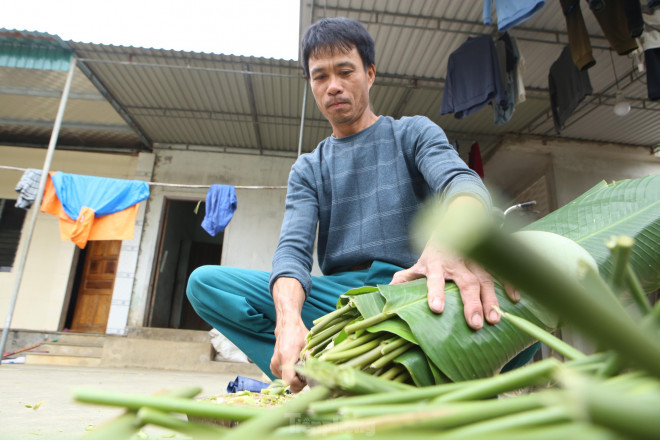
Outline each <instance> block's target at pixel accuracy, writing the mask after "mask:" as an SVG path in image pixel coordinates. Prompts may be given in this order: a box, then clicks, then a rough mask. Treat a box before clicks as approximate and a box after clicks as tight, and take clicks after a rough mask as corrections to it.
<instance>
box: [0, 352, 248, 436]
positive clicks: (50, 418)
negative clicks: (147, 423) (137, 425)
mask: <svg viewBox="0 0 660 440" xmlns="http://www.w3.org/2000/svg"><path fill="white" fill-rule="evenodd" d="M242 375H244V376H249V375H248V374H242ZM235 378H236V374H233V375H230V374H218V373H197V372H183V371H165V370H154V369H150V370H146V369H145V370H142V369H111V368H83V367H58V366H45V365H21V364H9V365H7V364H4V365H2V366H1V367H0V390H2V391H1V392H2V398H0V426H1V427H2V428H1V429H0V439H7V440H9V439H11V440H24V439H30V440H38V439H58V440H64V439H80V438H84V436H85V435H86V434H89V431H90V430H93V429H95V428H97V427H98V426H100V425H102V424H103V423H104V422H107V421H109V420H111V419H113V418H114V417H116V416H118V415H120V414H122V412H123V411H122V410H121V409H116V408H109V407H103V406H95V405H89V404H82V403H78V402H75V401H74V400H73V398H72V394H71V392H72V390H73V389H74V388H77V387H85V388H94V389H99V390H113V391H119V392H126V393H144V394H154V393H156V392H158V391H162V390H172V389H175V388H179V387H184V386H199V387H201V388H202V390H203V391H202V394H200V395H201V396H204V395H206V396H208V395H217V394H222V393H224V392H225V390H226V387H227V383H228V382H229V381H230V380H233V379H235ZM255 379H260V378H259V377H255ZM140 438H142V439H152V440H156V439H182V440H183V439H184V438H187V437H185V436H183V435H180V434H177V435H174V434H173V433H172V432H170V431H166V430H164V429H160V428H156V427H145V428H144V430H143V432H142V433H141V434H140ZM117 440H121V439H117Z"/></svg>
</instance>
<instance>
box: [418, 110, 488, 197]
mask: <svg viewBox="0 0 660 440" xmlns="http://www.w3.org/2000/svg"><path fill="white" fill-rule="evenodd" d="M411 130H412V133H410V136H411V138H412V139H413V142H414V144H413V146H414V150H413V151H414V154H415V163H416V165H417V169H418V170H419V171H420V172H421V173H422V175H423V176H424V180H426V182H427V183H428V184H429V186H430V187H431V189H432V190H433V192H434V193H435V194H437V195H438V197H439V200H440V201H441V202H442V203H449V202H450V201H451V200H452V199H454V198H455V197H457V196H459V195H469V196H472V197H475V198H477V199H478V200H480V201H481V203H483V205H484V206H485V207H486V208H487V209H489V210H490V209H491V207H492V201H491V198H490V194H489V193H488V190H487V189H486V187H485V185H484V184H483V181H482V180H481V178H480V177H479V175H477V173H475V172H474V171H472V170H471V169H470V168H468V166H467V165H466V164H465V162H464V161H463V160H462V159H461V158H460V157H459V156H458V153H457V152H456V150H454V148H453V147H452V146H451V145H450V144H449V141H448V140H447V136H446V135H445V132H444V131H443V130H442V129H441V128H440V127H438V125H436V124H435V123H434V122H433V121H431V120H430V119H428V118H426V117H419V118H416V121H415V123H414V124H413V126H412V127H411Z"/></svg>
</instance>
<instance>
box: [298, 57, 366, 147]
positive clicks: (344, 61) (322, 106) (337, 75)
mask: <svg viewBox="0 0 660 440" xmlns="http://www.w3.org/2000/svg"><path fill="white" fill-rule="evenodd" d="M316 55H317V56H310V57H309V72H310V79H309V83H310V85H311V87H312V93H313V94H314V99H315V100H316V105H317V106H318V108H319V110H321V113H323V116H325V117H326V119H328V121H330V124H331V125H332V128H333V133H334V135H335V137H343V136H348V135H350V134H353V133H356V132H358V131H360V130H362V129H364V128H366V126H368V125H369V124H366V125H365V124H364V122H365V120H366V119H367V118H368V117H370V116H371V115H372V114H373V113H372V112H371V110H370V108H369V89H370V88H371V85H372V84H373V82H374V79H375V77H376V68H375V66H373V65H372V66H369V68H367V70H366V71H365V69H364V65H363V63H362V58H360V54H359V53H358V51H357V49H356V48H355V47H353V48H352V49H351V51H350V52H343V51H341V50H339V49H335V50H329V49H328V50H322V51H320V52H319V53H318V54H316ZM366 110H368V111H366Z"/></svg>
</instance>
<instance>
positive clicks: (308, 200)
mask: <svg viewBox="0 0 660 440" xmlns="http://www.w3.org/2000/svg"><path fill="white" fill-rule="evenodd" d="M305 172H307V173H310V171H309V167H306V168H305V167H304V166H302V165H301V161H298V162H296V164H294V166H293V168H292V169H291V173H290V174H289V183H288V188H287V194H286V203H285V211H284V220H283V221H282V230H281V231H280V240H279V243H278V245H277V249H276V250H275V255H274V256H273V270H272V272H271V275H270V282H269V288H270V293H271V295H272V293H273V284H274V283H275V281H276V280H277V279H278V278H280V277H290V278H295V279H297V280H298V281H299V282H300V284H301V285H302V287H303V289H304V290H305V298H306V297H307V296H308V295H309V291H310V289H311V287H312V278H311V275H310V272H311V270H312V264H313V258H314V256H313V251H314V240H315V238H316V225H317V223H318V197H317V195H316V189H315V185H314V184H313V179H311V178H310V177H311V176H309V175H306V174H305Z"/></svg>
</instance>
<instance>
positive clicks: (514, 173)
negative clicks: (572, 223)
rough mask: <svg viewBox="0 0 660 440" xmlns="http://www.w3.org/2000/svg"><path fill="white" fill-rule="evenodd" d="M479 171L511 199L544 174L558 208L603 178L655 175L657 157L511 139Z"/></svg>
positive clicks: (635, 150)
mask: <svg viewBox="0 0 660 440" xmlns="http://www.w3.org/2000/svg"><path fill="white" fill-rule="evenodd" d="M484 172H485V176H486V178H485V180H486V182H487V184H488V185H489V187H490V188H493V189H494V191H498V190H499V191H502V192H503V193H504V194H506V195H507V196H509V197H510V198H515V197H516V195H517V194H518V193H519V192H520V191H522V190H524V189H525V188H526V187H527V186H528V185H529V184H530V183H532V182H534V181H536V180H537V179H538V178H539V177H540V176H541V175H542V174H543V173H547V174H548V177H549V179H550V182H551V183H552V185H551V186H552V189H553V190H554V191H555V194H554V196H555V197H556V202H557V206H563V205H565V204H566V203H568V202H570V201H571V200H573V199H574V198H576V197H577V196H579V195H580V194H582V193H583V192H585V191H586V190H588V189H589V188H591V187H593V186H594V185H596V184H597V183H598V182H600V181H602V180H605V181H607V182H611V181H614V180H623V179H633V178H636V177H642V176H647V175H649V174H658V173H660V158H658V157H656V156H654V155H653V154H651V152H650V150H649V149H648V148H643V147H627V146H621V145H613V144H602V143H592V142H577V141H564V140H552V141H550V140H545V139H539V138H534V137H511V138H508V139H506V140H505V141H504V142H503V143H502V145H501V146H500V148H499V149H498V150H497V152H495V154H494V155H493V156H492V157H491V158H490V159H489V160H488V162H486V164H485V166H484Z"/></svg>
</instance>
